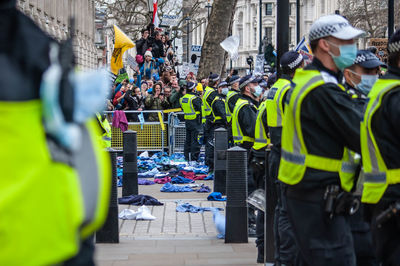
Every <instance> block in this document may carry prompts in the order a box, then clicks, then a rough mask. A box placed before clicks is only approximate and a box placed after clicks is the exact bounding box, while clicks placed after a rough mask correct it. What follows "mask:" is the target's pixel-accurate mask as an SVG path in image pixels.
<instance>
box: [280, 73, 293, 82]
mask: <svg viewBox="0 0 400 266" xmlns="http://www.w3.org/2000/svg"><path fill="white" fill-rule="evenodd" d="M281 79H287V80H289V81H292V79H293V78H292V77H291V76H289V75H287V74H282V75H281Z"/></svg>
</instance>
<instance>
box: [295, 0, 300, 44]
mask: <svg viewBox="0 0 400 266" xmlns="http://www.w3.org/2000/svg"><path fill="white" fill-rule="evenodd" d="M296 41H297V43H299V42H300V0H296Z"/></svg>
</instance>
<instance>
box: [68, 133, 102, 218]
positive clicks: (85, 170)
mask: <svg viewBox="0 0 400 266" xmlns="http://www.w3.org/2000/svg"><path fill="white" fill-rule="evenodd" d="M80 128H81V133H82V134H81V135H82V142H81V143H82V144H81V147H80V149H79V150H78V151H76V152H75V153H74V156H73V162H74V165H75V169H76V171H77V173H78V177H79V182H80V185H81V192H82V197H83V202H84V208H85V210H84V215H85V216H84V217H85V218H84V220H83V224H82V226H84V225H87V224H88V223H90V222H91V221H92V220H93V218H94V216H95V214H96V210H97V204H98V193H99V191H98V190H99V173H98V169H97V161H96V155H95V154H94V147H93V146H92V140H91V138H90V135H89V131H88V129H87V128H86V126H81V127H80Z"/></svg>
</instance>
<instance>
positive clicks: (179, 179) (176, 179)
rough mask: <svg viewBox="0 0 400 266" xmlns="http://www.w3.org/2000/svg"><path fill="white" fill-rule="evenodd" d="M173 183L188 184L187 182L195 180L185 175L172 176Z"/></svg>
mask: <svg viewBox="0 0 400 266" xmlns="http://www.w3.org/2000/svg"><path fill="white" fill-rule="evenodd" d="M171 183H172V184H187V183H194V180H192V179H189V178H185V177H183V176H177V177H173V178H171Z"/></svg>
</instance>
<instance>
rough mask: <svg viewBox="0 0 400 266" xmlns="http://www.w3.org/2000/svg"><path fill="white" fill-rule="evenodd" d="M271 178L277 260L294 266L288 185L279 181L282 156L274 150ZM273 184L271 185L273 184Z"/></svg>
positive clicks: (270, 166)
mask: <svg viewBox="0 0 400 266" xmlns="http://www.w3.org/2000/svg"><path fill="white" fill-rule="evenodd" d="M268 164H269V178H270V179H271V181H272V182H274V183H275V187H276V207H275V215H274V238H275V260H276V261H277V262H280V263H284V264H287V265H294V264H295V261H296V257H297V254H298V252H299V251H298V249H297V247H296V242H295V238H294V232H293V228H292V225H291V223H290V221H289V217H288V214H287V204H286V196H285V191H286V185H285V184H283V183H282V182H280V181H278V172H279V164H280V154H279V153H278V152H277V151H276V150H274V149H272V150H271V152H270V154H269V158H268ZM272 182H271V183H272Z"/></svg>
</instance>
